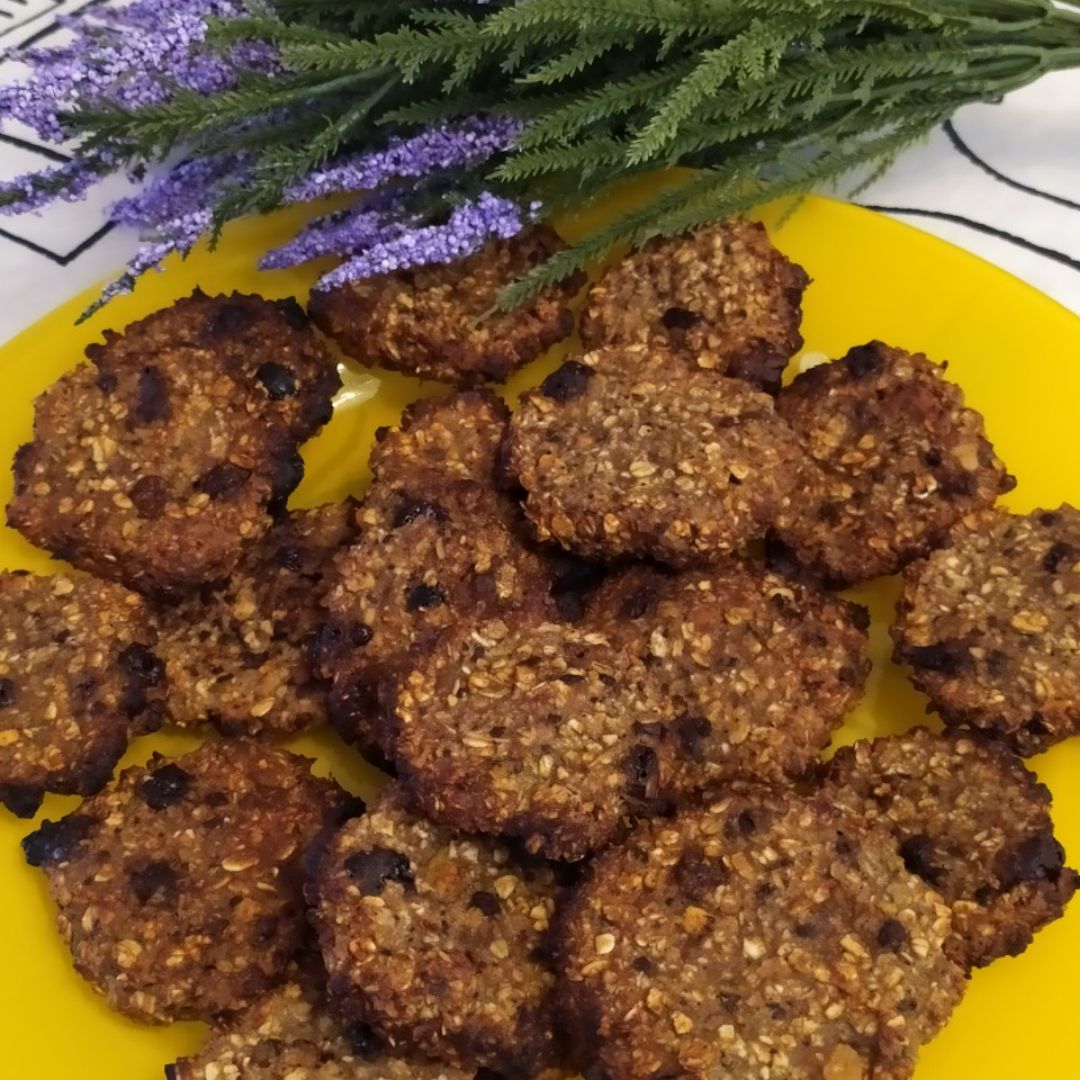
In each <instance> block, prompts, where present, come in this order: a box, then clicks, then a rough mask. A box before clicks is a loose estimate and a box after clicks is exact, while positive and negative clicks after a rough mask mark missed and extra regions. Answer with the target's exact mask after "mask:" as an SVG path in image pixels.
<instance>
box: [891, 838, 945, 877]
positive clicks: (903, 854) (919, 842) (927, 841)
mask: <svg viewBox="0 0 1080 1080" xmlns="http://www.w3.org/2000/svg"><path fill="white" fill-rule="evenodd" d="M900 858H902V859H903V860H904V865H905V866H906V867H907V868H908V870H909V871H910V872H911V873H912V874H917V875H918V876H919V877H921V878H922V879H923V881H927V882H929V883H930V884H931V885H936V884H937V883H938V882H939V881H941V879H942V878H943V877H944V876H945V871H944V870H942V868H941V867H940V866H935V865H934V841H933V840H931V838H930V837H929V836H927V835H926V834H925V833H918V834H916V835H915V836H909V837H908V839H907V840H905V841H904V842H903V843H902V844H901V845H900Z"/></svg>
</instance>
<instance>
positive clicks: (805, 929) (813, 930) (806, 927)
mask: <svg viewBox="0 0 1080 1080" xmlns="http://www.w3.org/2000/svg"><path fill="white" fill-rule="evenodd" d="M817 935H818V925H817V923H816V922H811V921H810V920H809V919H804V920H803V921H802V922H797V923H796V924H795V936H796V937H801V938H812V937H817Z"/></svg>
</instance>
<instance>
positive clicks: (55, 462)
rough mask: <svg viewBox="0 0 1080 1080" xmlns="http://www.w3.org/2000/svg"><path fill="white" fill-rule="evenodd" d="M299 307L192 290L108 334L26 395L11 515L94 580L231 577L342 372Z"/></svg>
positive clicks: (156, 588)
mask: <svg viewBox="0 0 1080 1080" xmlns="http://www.w3.org/2000/svg"><path fill="white" fill-rule="evenodd" d="M302 319H303V312H302V311H301V310H300V309H299V308H298V307H297V306H296V304H295V303H290V302H282V303H280V304H277V303H270V302H268V301H264V300H260V299H258V298H256V297H239V296H233V297H217V298H209V297H205V296H202V295H201V294H198V295H196V296H193V297H190V298H189V299H187V300H182V301H180V302H179V303H178V304H176V305H174V306H173V307H171V308H167V309H165V310H164V311H160V312H158V313H156V314H155V315H151V316H150V317H149V318H147V319H144V320H143V321H142V322H139V323H135V324H133V325H132V326H130V327H128V328H127V330H126V331H125V332H124V333H123V334H122V335H118V334H113V333H111V332H110V334H108V335H107V340H106V343H105V344H104V345H93V346H91V347H90V348H89V349H88V350H87V354H88V356H89V357H90V359H91V360H92V363H91V364H83V365H82V366H80V367H78V368H76V369H75V370H73V371H70V372H68V373H67V374H65V375H63V376H61V378H60V379H59V380H57V382H55V383H54V384H53V385H52V386H51V387H50V388H49V389H48V390H47V391H46V392H45V393H44V394H43V395H42V396H41V397H39V398H38V400H37V402H36V405H35V419H34V439H33V441H32V442H30V443H27V444H26V445H24V446H23V447H22V448H21V449H20V450H19V451H18V452H17V453H16V455H15V495H14V498H13V499H12V501H11V503H10V504H9V505H8V523H9V524H10V525H11V526H12V527H14V528H16V529H18V530H19V531H20V532H21V533H22V534H23V535H24V536H26V538H27V539H28V540H30V541H31V542H33V543H36V544H38V545H40V546H42V547H45V548H47V549H48V550H49V551H51V552H52V553H53V554H55V555H57V556H58V557H61V558H64V559H67V560H68V561H70V562H72V563H74V564H75V565H76V566H78V567H80V568H81V569H85V570H89V571H91V572H92V573H94V574H96V575H97V576H99V577H104V578H110V579H114V580H119V581H121V582H123V583H125V584H127V585H129V586H131V587H132V588H136V589H138V590H139V591H141V592H150V593H161V594H169V595H179V594H183V593H185V592H191V591H193V590H194V589H195V588H196V587H198V586H200V585H204V584H206V583H209V582H214V581H218V580H221V579H222V578H224V577H226V576H227V575H228V574H229V573H230V571H231V570H232V569H233V567H234V566H235V565H236V562H237V560H238V558H239V556H240V553H241V551H242V549H243V546H244V544H245V543H247V542H249V541H252V540H254V539H256V538H258V537H259V536H261V535H262V534H263V533H264V532H265V531H266V529H267V528H268V527H269V525H270V517H269V516H268V514H267V510H268V508H269V507H270V505H271V503H278V502H281V501H283V500H284V498H285V497H287V495H288V493H289V492H290V491H291V490H292V489H293V488H294V487H295V486H296V484H297V483H298V482H299V480H300V478H301V477H302V476H303V462H302V461H301V460H300V457H299V455H298V453H297V442H298V441H299V440H301V439H303V438H306V437H307V436H308V435H309V434H311V433H312V432H313V431H314V430H315V428H316V427H318V426H319V424H321V423H322V422H324V421H325V420H326V419H328V418H329V415H330V397H331V394H332V393H333V391H334V389H335V388H336V387H337V386H338V385H339V380H338V376H337V373H336V370H335V369H334V367H333V366H332V364H331V363H330V361H329V359H328V358H327V357H326V356H325V354H323V352H322V351H321V349H319V348H318V346H317V344H316V342H315V339H314V337H313V335H312V334H311V331H310V330H309V329H307V328H306V325H305V324H303V323H302V322H301V320H302Z"/></svg>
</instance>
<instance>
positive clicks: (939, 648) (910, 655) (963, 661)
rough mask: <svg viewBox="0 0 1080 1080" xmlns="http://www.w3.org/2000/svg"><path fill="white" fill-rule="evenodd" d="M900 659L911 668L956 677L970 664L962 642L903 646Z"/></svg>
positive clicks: (968, 654)
mask: <svg viewBox="0 0 1080 1080" xmlns="http://www.w3.org/2000/svg"><path fill="white" fill-rule="evenodd" d="M901 658H902V659H904V660H906V661H907V662H908V663H909V664H911V666H912V667H917V668H922V669H923V670H924V671H936V672H939V673H940V674H942V675H950V676H951V675H958V674H959V673H960V672H961V671H963V670H964V669H965V668H966V667H967V666H968V665H969V664H970V663H971V653H970V652H969V651H968V647H967V646H966V645H965V644H964V643H963V642H962V641H940V642H938V643H937V644H935V645H905V646H904V647H903V649H901Z"/></svg>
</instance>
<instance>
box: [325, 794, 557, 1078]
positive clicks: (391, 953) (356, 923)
mask: <svg viewBox="0 0 1080 1080" xmlns="http://www.w3.org/2000/svg"><path fill="white" fill-rule="evenodd" d="M556 893H557V888H556V883H555V876H554V873H553V871H552V870H551V869H550V868H548V867H546V866H544V865H543V864H542V863H535V864H529V865H526V864H524V863H522V862H520V861H518V860H516V859H515V858H514V857H513V856H512V855H511V853H510V851H509V850H508V849H507V848H505V847H504V846H502V845H501V844H498V843H496V842H494V841H492V840H489V839H484V838H476V837H471V836H464V835H459V834H457V833H454V832H452V831H450V830H449V829H446V828H444V827H442V826H439V825H435V824H433V823H431V822H430V821H426V820H425V819H424V818H422V817H419V816H417V815H416V814H414V813H412V812H411V811H410V810H409V809H408V808H407V805H406V804H405V802H404V800H403V799H402V797H401V793H400V792H399V791H397V790H395V789H394V788H392V787H391V788H388V789H387V790H386V791H384V792H383V794H382V795H381V796H380V797H379V798H378V800H377V801H376V802H375V803H374V804H373V805H372V806H370V807H369V808H368V811H367V813H366V814H364V815H363V816H362V817H359V818H355V819H353V820H352V821H349V822H347V823H346V824H345V825H344V826H343V828H342V829H341V831H340V832H338V834H337V835H336V836H335V837H334V839H333V840H332V842H331V843H330V845H329V847H328V849H327V851H326V853H325V855H324V856H323V858H322V861H321V866H320V870H319V872H318V875H317V879H316V882H315V885H314V887H313V889H312V894H313V900H314V904H315V909H314V916H313V917H314V922H315V926H316V928H317V930H318V932H319V940H320V942H321V946H322V951H323V958H324V960H325V963H326V967H327V971H328V972H329V975H330V979H329V987H330V992H331V995H332V997H334V998H335V1000H336V1004H337V1006H338V1007H339V1008H340V1009H341V1010H342V1011H343V1012H344V1013H345V1015H347V1016H349V1018H350V1019H352V1020H353V1021H357V1022H361V1023H367V1024H370V1025H371V1026H372V1027H373V1028H374V1029H375V1030H376V1031H377V1032H378V1033H379V1034H380V1035H381V1036H383V1037H384V1038H385V1039H387V1040H388V1042H389V1045H390V1046H391V1047H393V1048H394V1051H395V1052H397V1053H422V1054H426V1055H429V1056H431V1057H434V1058H436V1059H438V1060H441V1061H446V1062H449V1063H450V1064H452V1065H454V1066H456V1067H459V1068H476V1067H477V1066H481V1065H482V1066H485V1067H487V1068H491V1069H495V1070H499V1071H505V1072H507V1073H508V1074H510V1075H514V1076H522V1075H524V1076H532V1075H535V1074H536V1073H537V1072H538V1071H539V1070H540V1068H541V1067H543V1066H544V1065H546V1064H549V1063H550V1062H551V1061H552V1060H553V1058H554V1056H555V1053H556V1048H555V1041H554V1035H553V1014H552V994H553V990H554V983H555V978H554V975H553V974H552V972H551V970H550V967H549V965H548V962H547V951H546V948H545V945H546V940H547V933H548V928H549V924H550V921H551V918H552V915H553V914H554V910H555V901H556Z"/></svg>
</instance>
